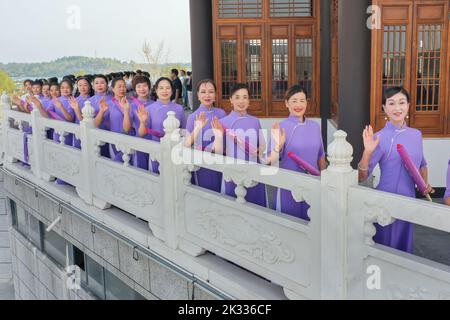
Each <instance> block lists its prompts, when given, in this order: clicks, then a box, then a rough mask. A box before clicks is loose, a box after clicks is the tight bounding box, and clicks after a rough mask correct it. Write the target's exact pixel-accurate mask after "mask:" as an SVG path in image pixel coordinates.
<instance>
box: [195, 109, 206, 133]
mask: <svg viewBox="0 0 450 320" xmlns="http://www.w3.org/2000/svg"><path fill="white" fill-rule="evenodd" d="M207 123H208V119H207V118H206V114H205V113H204V112H201V113H200V114H199V115H197V116H196V117H195V128H196V129H198V130H201V129H203V128H204V127H205V126H206V124H207Z"/></svg>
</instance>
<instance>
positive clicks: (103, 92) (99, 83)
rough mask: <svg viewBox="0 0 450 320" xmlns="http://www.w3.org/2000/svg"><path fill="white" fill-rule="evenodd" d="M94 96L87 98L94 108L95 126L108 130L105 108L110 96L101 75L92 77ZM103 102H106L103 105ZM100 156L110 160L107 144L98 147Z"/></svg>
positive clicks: (105, 80)
mask: <svg viewBox="0 0 450 320" xmlns="http://www.w3.org/2000/svg"><path fill="white" fill-rule="evenodd" d="M94 93H95V94H94V95H93V96H92V97H91V98H89V102H90V103H91V105H92V107H93V108H94V112H95V126H96V127H97V128H99V129H103V130H109V129H110V123H109V111H108V108H106V109H105V107H106V106H107V105H108V102H109V101H110V100H111V99H112V95H110V94H108V78H106V76H104V75H102V74H98V75H95V76H94ZM101 102H102V105H103V107H104V108H103V110H101V108H100V103H101ZM103 102H106V104H105V103H103ZM100 155H101V156H102V157H105V158H110V157H111V155H110V152H109V144H108V143H106V144H104V145H103V146H101V147H100Z"/></svg>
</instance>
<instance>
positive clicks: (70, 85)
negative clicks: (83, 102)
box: [59, 79, 73, 94]
mask: <svg viewBox="0 0 450 320" xmlns="http://www.w3.org/2000/svg"><path fill="white" fill-rule="evenodd" d="M63 83H67V84H68V85H69V87H70V94H72V92H73V83H72V81H71V80H70V79H63V81H61V83H60V84H59V86H60V87H61V86H62V84H63Z"/></svg>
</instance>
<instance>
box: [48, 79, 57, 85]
mask: <svg viewBox="0 0 450 320" xmlns="http://www.w3.org/2000/svg"><path fill="white" fill-rule="evenodd" d="M48 83H50V84H54V83H58V78H57V77H52V78H49V79H48Z"/></svg>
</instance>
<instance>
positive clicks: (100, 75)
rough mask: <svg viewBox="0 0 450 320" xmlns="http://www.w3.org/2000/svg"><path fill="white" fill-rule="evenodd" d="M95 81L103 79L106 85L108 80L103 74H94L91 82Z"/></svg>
mask: <svg viewBox="0 0 450 320" xmlns="http://www.w3.org/2000/svg"><path fill="white" fill-rule="evenodd" d="M95 79H103V80H105V82H106V84H108V78H107V77H106V76H105V75H104V74H96V75H95V76H94V78H93V79H92V80H93V81H95Z"/></svg>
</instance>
